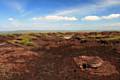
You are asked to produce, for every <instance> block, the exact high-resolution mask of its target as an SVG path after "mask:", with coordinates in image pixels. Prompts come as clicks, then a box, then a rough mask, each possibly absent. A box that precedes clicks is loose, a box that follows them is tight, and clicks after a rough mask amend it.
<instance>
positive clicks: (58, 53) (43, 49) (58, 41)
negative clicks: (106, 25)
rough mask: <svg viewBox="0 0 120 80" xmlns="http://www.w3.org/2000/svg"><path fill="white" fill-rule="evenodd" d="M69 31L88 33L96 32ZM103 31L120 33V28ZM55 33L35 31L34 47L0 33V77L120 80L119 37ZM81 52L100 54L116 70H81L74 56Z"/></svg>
mask: <svg viewBox="0 0 120 80" xmlns="http://www.w3.org/2000/svg"><path fill="white" fill-rule="evenodd" d="M66 34H75V35H80V36H81V35H84V36H89V35H91V34H96V33H89V34H88V33H66ZM101 34H103V35H107V36H109V35H116V34H117V35H120V33H119V32H117V33H114V32H113V33H111V32H109V33H107V32H103V33H101ZM31 35H33V34H31ZM56 35H57V34H56V33H49V36H47V37H46V36H43V35H38V34H34V35H33V36H36V39H33V42H34V44H35V46H34V47H31V46H24V47H23V46H19V45H15V44H11V43H8V42H7V40H8V39H11V40H12V39H16V37H12V38H11V37H10V36H6V37H3V36H2V37H1V36H0V41H1V42H0V44H2V43H5V44H3V45H0V80H120V41H119V40H112V41H100V40H99V41H97V40H96V39H89V40H88V39H87V40H81V39H79V38H74V37H73V38H71V39H63V38H60V37H58V36H56ZM7 37H9V38H7ZM82 55H84V56H99V57H100V58H102V59H103V60H104V61H106V62H107V63H109V65H112V66H114V67H115V70H116V71H117V73H115V74H112V75H107V76H106V75H102V76H99V75H95V74H90V73H88V71H83V70H81V69H80V67H79V66H78V65H77V63H76V62H75V61H74V58H75V57H78V56H82ZM109 65H105V66H109ZM105 68H107V67H105ZM105 68H104V69H105ZM102 69H103V68H100V70H102ZM104 69H103V70H104ZM101 74H102V73H101Z"/></svg>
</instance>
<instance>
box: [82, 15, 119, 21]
mask: <svg viewBox="0 0 120 80" xmlns="http://www.w3.org/2000/svg"><path fill="white" fill-rule="evenodd" d="M115 18H120V14H110V15H107V16H85V17H84V18H82V20H84V21H97V20H109V19H115Z"/></svg>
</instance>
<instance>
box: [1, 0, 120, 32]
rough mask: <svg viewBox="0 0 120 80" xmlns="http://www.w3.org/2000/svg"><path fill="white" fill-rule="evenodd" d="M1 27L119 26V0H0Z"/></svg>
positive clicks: (89, 27)
mask: <svg viewBox="0 0 120 80" xmlns="http://www.w3.org/2000/svg"><path fill="white" fill-rule="evenodd" d="M5 30H120V0H0V31H5Z"/></svg>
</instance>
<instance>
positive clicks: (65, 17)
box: [32, 16, 78, 21]
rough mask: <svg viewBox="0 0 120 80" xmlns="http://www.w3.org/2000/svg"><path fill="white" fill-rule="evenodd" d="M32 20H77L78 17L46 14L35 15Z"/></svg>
mask: <svg viewBox="0 0 120 80" xmlns="http://www.w3.org/2000/svg"><path fill="white" fill-rule="evenodd" d="M32 20H37V21H38V20H52V21H77V20H78V19H77V18H76V17H67V16H44V17H34V18H32Z"/></svg>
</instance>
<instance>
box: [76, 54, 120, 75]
mask: <svg viewBox="0 0 120 80" xmlns="http://www.w3.org/2000/svg"><path fill="white" fill-rule="evenodd" d="M74 61H75V62H76V64H77V65H78V66H79V67H80V69H81V70H82V71H86V72H88V73H90V74H92V75H99V76H102V75H104V76H107V75H112V74H118V73H119V72H118V71H117V70H116V67H115V66H114V65H112V64H110V62H108V61H104V60H102V59H101V58H100V57H98V56H78V57H74Z"/></svg>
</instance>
